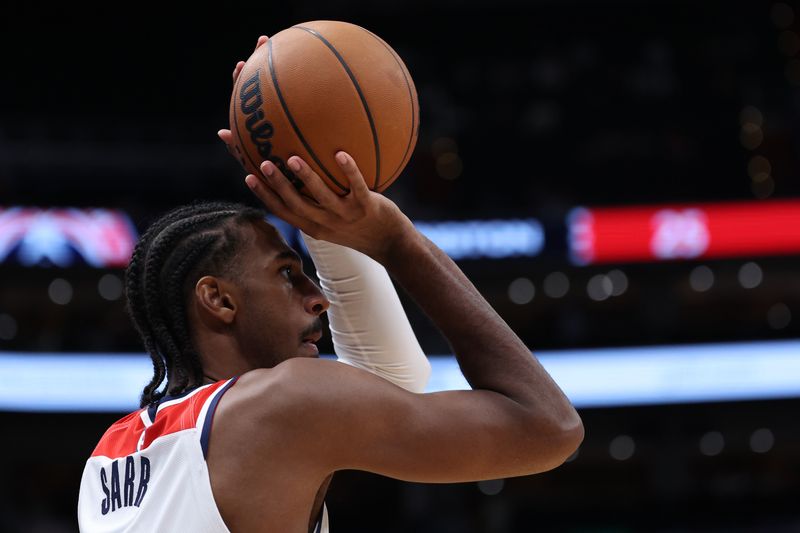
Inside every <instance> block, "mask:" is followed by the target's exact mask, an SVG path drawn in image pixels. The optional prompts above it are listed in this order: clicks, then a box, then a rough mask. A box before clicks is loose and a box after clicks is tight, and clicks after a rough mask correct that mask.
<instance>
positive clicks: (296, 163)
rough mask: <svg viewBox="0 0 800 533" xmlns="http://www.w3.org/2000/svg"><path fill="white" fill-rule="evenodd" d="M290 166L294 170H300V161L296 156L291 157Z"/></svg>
mask: <svg viewBox="0 0 800 533" xmlns="http://www.w3.org/2000/svg"><path fill="white" fill-rule="evenodd" d="M289 168H291V169H292V170H294V171H295V172H297V171H298V170H300V162H299V161H298V160H297V159H294V158H292V159H290V160H289Z"/></svg>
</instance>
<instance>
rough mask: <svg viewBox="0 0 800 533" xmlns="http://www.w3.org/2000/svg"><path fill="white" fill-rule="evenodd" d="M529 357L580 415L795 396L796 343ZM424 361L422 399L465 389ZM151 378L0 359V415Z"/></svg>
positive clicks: (134, 390)
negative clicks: (427, 375)
mask: <svg viewBox="0 0 800 533" xmlns="http://www.w3.org/2000/svg"><path fill="white" fill-rule="evenodd" d="M537 356H538V357H539V359H540V361H541V362H542V365H544V367H545V368H546V369H547V370H548V372H550V373H551V374H552V376H553V378H554V379H555V380H556V382H557V383H558V384H559V385H560V386H561V388H562V389H563V390H564V392H565V393H566V394H567V396H568V397H569V398H570V400H572V402H573V403H574V404H575V406H576V407H579V408H585V407H622V406H630V405H652V404H675V403H696V402H718V401H745V400H761V399H776V398H800V340H794V341H769V342H746V343H724V344H704V345H677V346H676V345H672V346H654V347H636V348H630V347H626V348H603V349H590V350H568V351H548V352H541V353H537ZM325 357H331V356H325ZM430 360H431V366H432V367H433V372H432V374H431V379H430V382H429V383H428V387H427V389H426V391H427V392H437V391H445V390H462V389H467V388H469V385H468V384H467V382H466V380H465V379H464V377H463V376H462V375H461V372H460V371H459V369H458V363H457V362H456V360H455V358H454V357H452V356H434V357H431V358H430ZM152 372H153V365H152V363H151V362H150V358H149V357H147V356H145V355H143V354H58V353H55V354H33V353H0V375H1V376H3V379H2V380H0V410H4V411H43V412H119V413H123V412H128V411H132V410H134V409H136V408H137V406H138V403H137V401H138V397H139V394H140V393H141V390H142V387H143V386H144V385H145V384H146V383H147V382H148V381H149V380H150V377H151V376H152Z"/></svg>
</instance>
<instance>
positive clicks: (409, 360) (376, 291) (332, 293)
mask: <svg viewBox="0 0 800 533" xmlns="http://www.w3.org/2000/svg"><path fill="white" fill-rule="evenodd" d="M303 239H304V240H305V243H306V246H307V248H308V251H309V253H310V254H311V258H312V260H313V261H314V265H315V267H316V269H317V277H318V278H319V281H320V286H321V287H322V291H323V292H324V293H325V297H326V298H327V299H328V301H329V302H330V307H329V308H328V311H327V315H328V321H329V322H330V330H331V335H332V337H333V346H334V350H335V351H336V355H337V357H338V358H339V360H340V361H341V362H343V363H346V364H349V365H352V366H355V367H358V368H362V369H364V370H367V371H369V372H372V373H373V374H376V375H378V376H381V377H382V378H384V379H387V380H389V381H391V382H392V383H394V384H395V385H398V386H400V387H403V388H404V389H406V390H409V391H411V392H423V391H424V390H425V385H427V383H428V377H429V376H430V371H431V365H430V363H429V362H428V359H427V358H426V357H425V354H424V353H423V351H422V348H421V347H420V345H419V342H418V341H417V337H416V336H415V335H414V331H413V330H412V329H411V324H409V322H408V317H407V316H406V314H405V311H404V310H403V306H402V304H401V303H400V299H399V298H398V296H397V292H396V291H395V288H394V285H392V281H391V279H390V278H389V275H388V274H387V272H386V269H385V268H383V266H381V265H380V264H379V263H378V262H376V261H375V260H373V259H372V258H370V257H367V256H366V255H364V254H362V253H361V252H358V251H356V250H353V249H351V248H347V247H344V246H340V245H338V244H334V243H331V242H327V241H323V240H318V239H314V238H313V237H310V236H308V235H306V234H303Z"/></svg>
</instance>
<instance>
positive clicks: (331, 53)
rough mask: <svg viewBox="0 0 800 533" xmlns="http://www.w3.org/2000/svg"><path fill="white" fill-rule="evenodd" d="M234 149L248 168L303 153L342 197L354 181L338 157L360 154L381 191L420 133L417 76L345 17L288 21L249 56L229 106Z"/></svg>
mask: <svg viewBox="0 0 800 533" xmlns="http://www.w3.org/2000/svg"><path fill="white" fill-rule="evenodd" d="M230 126H231V131H232V132H233V142H234V144H233V146H232V147H231V148H232V150H233V152H234V155H235V156H236V157H237V159H239V161H240V162H241V163H242V165H243V166H244V168H245V169H246V170H247V171H248V172H249V173H251V174H259V173H260V171H259V166H260V164H261V163H262V162H263V161H264V160H266V159H269V160H271V161H272V162H273V163H275V165H276V166H277V167H278V168H280V169H281V171H283V173H284V174H285V175H286V176H287V177H288V178H289V179H290V180H291V181H292V183H293V184H294V185H295V186H296V187H298V189H300V191H301V192H302V188H303V184H302V182H300V181H299V180H298V179H297V178H296V177H295V176H294V175H292V173H291V171H289V169H288V168H287V167H286V164H285V162H286V160H287V159H288V158H289V156H291V155H298V156H300V157H301V158H303V160H304V161H306V162H307V163H308V164H309V165H310V166H311V168H312V169H313V170H314V171H315V172H316V173H317V174H318V175H319V176H320V177H321V178H322V179H323V180H324V181H325V183H326V184H327V185H328V187H330V188H331V189H332V190H333V191H334V192H336V193H337V194H340V195H343V194H347V192H349V181H348V179H347V177H346V176H345V175H344V173H343V172H342V171H341V169H340V168H339V165H338V164H337V163H336V161H335V159H334V156H335V154H336V153H337V152H338V151H340V150H344V151H346V152H347V153H349V154H350V155H351V156H353V158H354V159H355V161H356V163H357V164H358V166H359V168H360V169H361V173H362V175H363V176H364V179H365V181H366V183H367V186H368V187H369V188H370V189H372V190H374V191H377V192H382V191H384V190H385V189H386V188H387V187H388V186H389V185H390V184H391V183H392V182H393V181H394V180H395V179H397V177H398V176H399V175H400V172H401V171H402V170H403V168H404V167H405V166H406V164H407V163H408V160H409V159H410V157H411V154H412V152H413V150H414V146H415V145H416V142H417V134H418V131H419V104H418V101H417V91H416V88H415V87H414V82H413V80H412V79H411V75H410V74H409V72H408V69H407V68H406V66H405V64H404V63H403V61H402V60H401V59H400V57H399V56H398V55H397V53H395V51H394V50H392V48H391V47H390V46H389V45H388V44H386V43H385V42H384V41H383V40H382V39H381V38H380V37H378V36H377V35H375V34H373V33H371V32H369V31H367V30H365V29H364V28H361V27H360V26H356V25H354V24H350V23H347V22H338V21H313V22H306V23H303V24H298V25H296V26H292V27H291V28H287V29H285V30H283V31H281V32H279V33H277V34H276V35H274V36H273V37H272V38H270V39H269V40H268V41H267V43H266V44H264V45H263V46H261V47H259V48H258V49H257V50H256V51H255V52H254V53H253V55H252V56H250V58H249V59H248V60H247V62H246V63H245V66H244V68H243V69H242V72H241V74H240V75H239V78H238V79H237V81H236V84H235V86H234V90H233V95H232V97H231V106H230Z"/></svg>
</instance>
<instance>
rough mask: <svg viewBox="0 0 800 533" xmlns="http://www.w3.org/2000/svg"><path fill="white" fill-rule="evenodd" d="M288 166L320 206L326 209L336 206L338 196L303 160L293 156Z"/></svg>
mask: <svg viewBox="0 0 800 533" xmlns="http://www.w3.org/2000/svg"><path fill="white" fill-rule="evenodd" d="M287 165H289V169H290V170H291V171H292V172H294V175H295V176H296V177H297V178H298V179H300V181H302V182H303V185H305V188H306V189H307V191H308V193H309V194H311V196H313V197H314V199H315V200H316V201H317V203H318V204H319V205H321V206H323V207H326V208H331V207H333V206H335V205H336V201H337V200H338V196H336V194H334V193H333V191H331V190H330V189H329V188H328V186H327V185H325V183H324V182H323V181H322V178H320V177H319V175H318V174H317V173H316V172H314V170H313V169H312V168H311V167H310V166H309V165H308V163H306V162H305V161H303V159H302V158H300V157H298V156H296V155H293V156H292V157H290V158H289V160H288V161H287Z"/></svg>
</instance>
